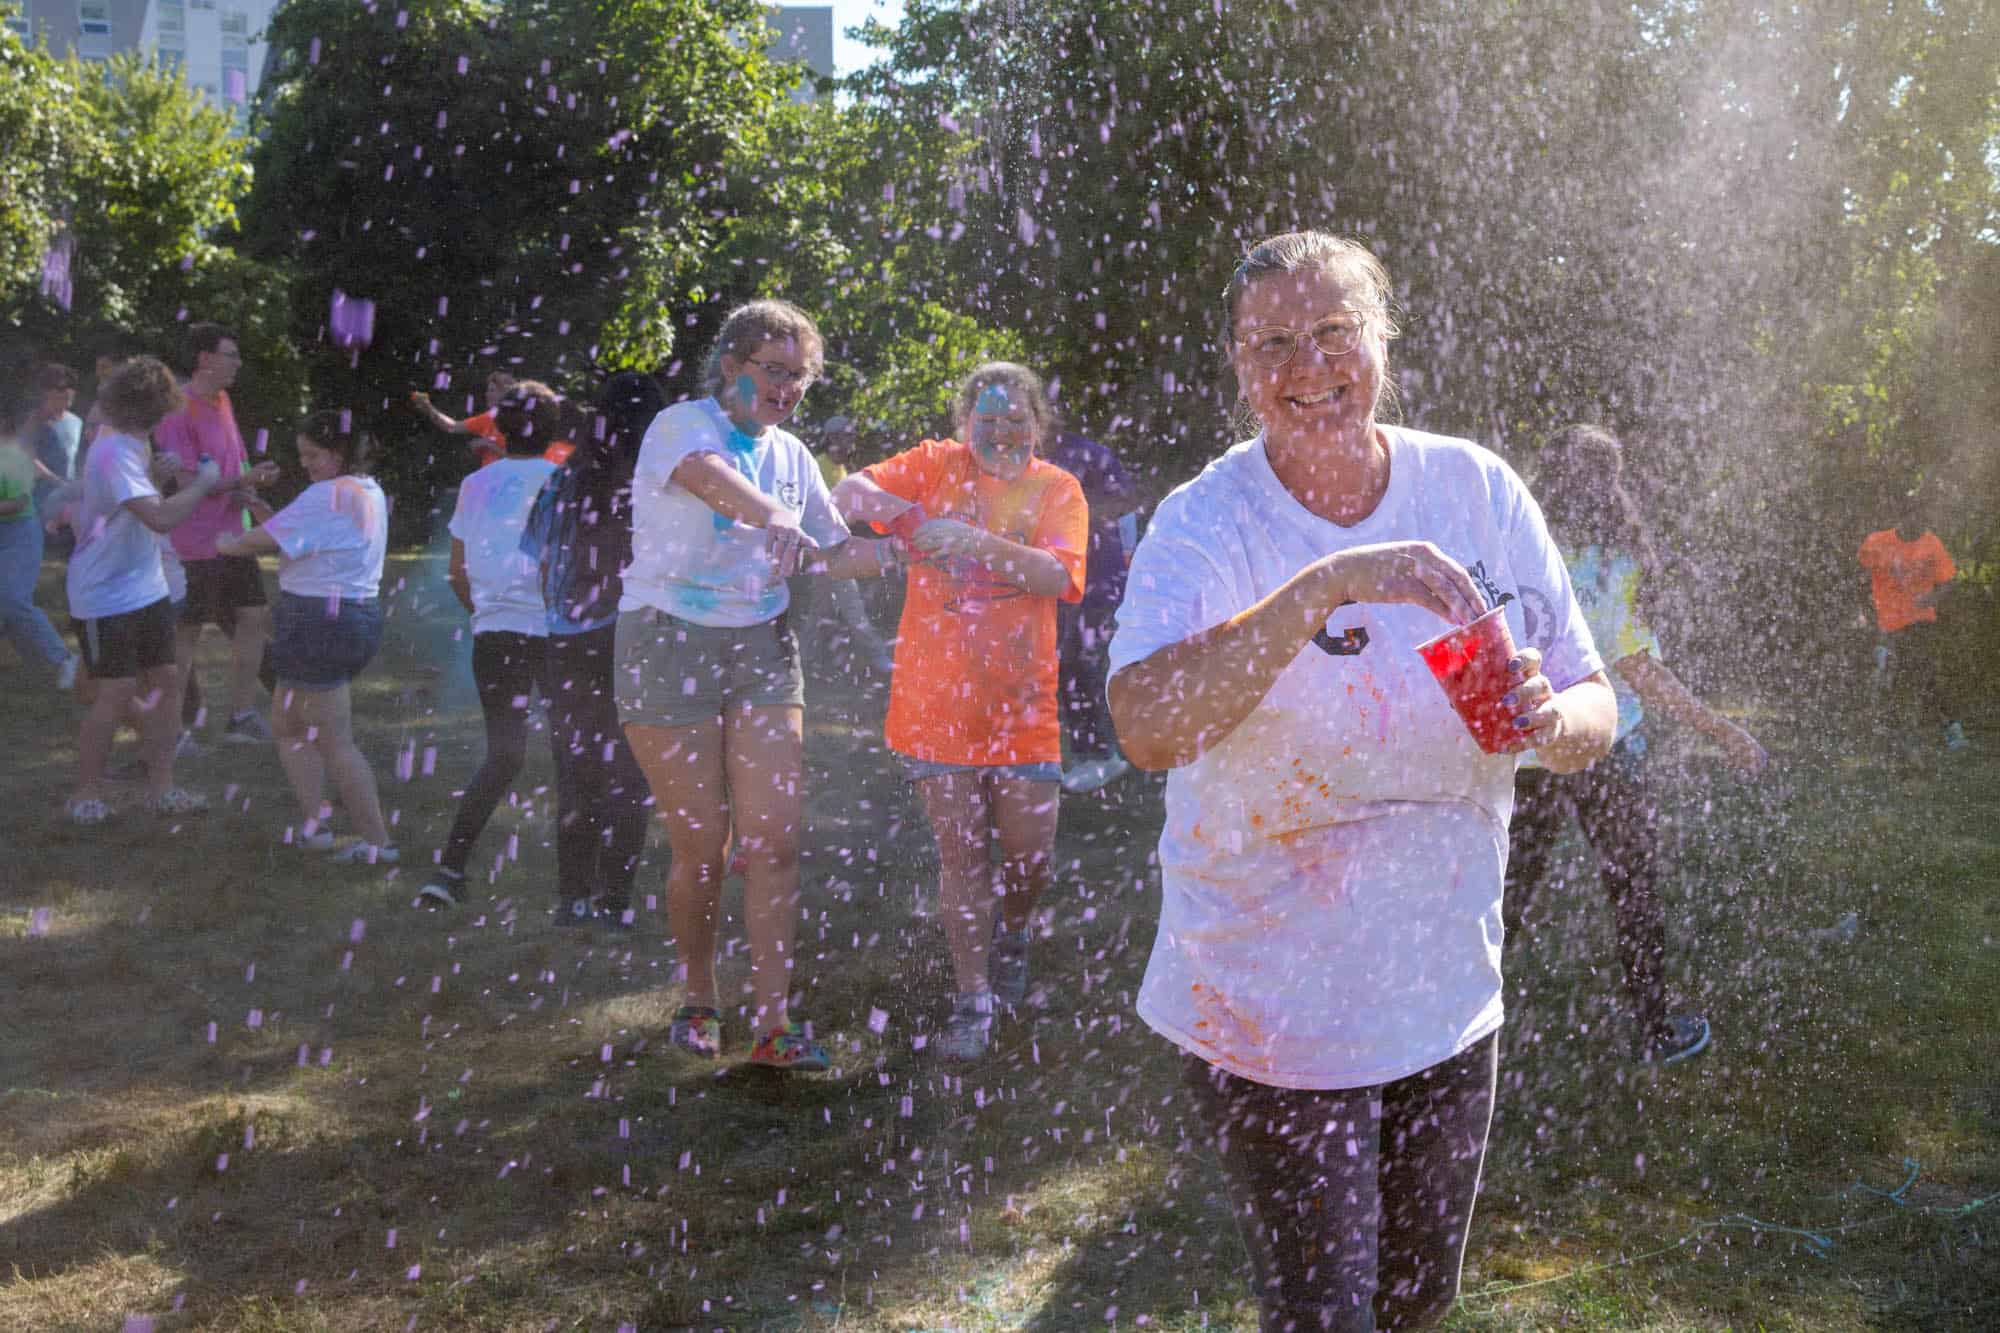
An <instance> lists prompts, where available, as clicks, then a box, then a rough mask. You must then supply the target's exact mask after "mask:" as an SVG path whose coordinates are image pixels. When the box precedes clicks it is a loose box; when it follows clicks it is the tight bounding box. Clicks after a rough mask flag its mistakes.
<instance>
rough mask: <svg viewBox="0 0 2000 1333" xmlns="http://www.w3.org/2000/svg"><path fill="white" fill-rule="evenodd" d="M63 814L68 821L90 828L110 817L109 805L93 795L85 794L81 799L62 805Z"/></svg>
mask: <svg viewBox="0 0 2000 1333" xmlns="http://www.w3.org/2000/svg"><path fill="white" fill-rule="evenodd" d="M63 814H64V816H66V817H67V818H68V819H69V822H70V823H72V824H75V825H77V826H78V827H80V828H90V827H91V826H93V825H96V824H102V823H103V822H104V821H105V820H107V819H109V818H111V807H110V806H108V805H106V804H105V803H104V802H103V801H100V800H98V799H97V798H96V797H95V796H86V797H84V798H83V799H82V800H78V801H71V802H69V803H68V804H67V805H65V806H63Z"/></svg>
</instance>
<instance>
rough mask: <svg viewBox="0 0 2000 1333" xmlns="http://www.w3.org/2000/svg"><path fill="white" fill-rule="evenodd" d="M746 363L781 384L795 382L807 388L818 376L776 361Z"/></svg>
mask: <svg viewBox="0 0 2000 1333" xmlns="http://www.w3.org/2000/svg"><path fill="white" fill-rule="evenodd" d="M748 364H750V365H753V366H755V367H757V369H759V370H761V371H763V372H764V373H765V374H766V375H768V376H770V377H771V378H772V379H774V380H776V381H777V382H778V383H779V384H781V385H792V384H796V385H798V386H799V387H801V388H809V387H810V386H811V385H812V382H813V381H814V380H816V379H818V378H819V376H818V375H816V374H814V373H813V372H812V371H810V370H793V369H792V368H791V367H790V366H787V365H783V364H781V363H779V362H776V361H754V360H753V361H749V362H748Z"/></svg>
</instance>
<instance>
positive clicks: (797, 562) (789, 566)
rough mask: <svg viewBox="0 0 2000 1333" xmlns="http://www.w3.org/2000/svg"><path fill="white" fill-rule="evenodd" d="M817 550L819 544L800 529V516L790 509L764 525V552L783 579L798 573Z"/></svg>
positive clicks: (775, 515)
mask: <svg viewBox="0 0 2000 1333" xmlns="http://www.w3.org/2000/svg"><path fill="white" fill-rule="evenodd" d="M817 550H819V543H818V542H816V541H814V540H813V539H812V538H811V537H808V536H806V534H805V532H804V530H803V529H801V528H800V527H799V516H798V515H797V514H794V513H792V512H791V511H790V510H788V509H781V510H779V511H778V512H777V513H775V514H773V515H772V516H771V519H770V521H769V522H768V523H766V524H765V525H764V552H765V554H766V555H769V556H770V557H771V563H772V564H773V565H775V566H777V571H778V577H779V578H781V579H788V578H790V577H791V576H792V575H794V574H796V573H798V572H799V567H800V566H801V565H803V564H805V562H806V560H807V558H808V557H810V556H811V555H812V554H813V553H814V552H815V551H817Z"/></svg>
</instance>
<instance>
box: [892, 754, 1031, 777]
mask: <svg viewBox="0 0 2000 1333" xmlns="http://www.w3.org/2000/svg"><path fill="white" fill-rule="evenodd" d="M897 758H899V759H901V760H902V761H903V772H904V773H905V774H906V775H907V776H908V777H909V779H910V781H912V782H922V781H923V780H924V779H925V778H941V777H945V776H947V775H948V774H952V773H991V774H992V775H993V776H994V777H996V778H1000V779H1003V780H1005V781H1008V782H1061V781H1062V775H1063V774H1062V765H1061V764H1057V763H1052V762H1048V761H1046V760H1045V761H1043V762H1041V763H1037V764H940V763H938V762H937V761H936V760H934V759H913V758H911V757H910V756H909V755H906V754H905V755H898V756H897Z"/></svg>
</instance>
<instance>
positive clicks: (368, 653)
mask: <svg viewBox="0 0 2000 1333" xmlns="http://www.w3.org/2000/svg"><path fill="white" fill-rule="evenodd" d="M381 646H382V606H381V603H379V602H377V601H376V600H375V599H374V598H373V597H369V598H366V599H355V598H351V597H341V598H333V597H301V596H300V595H299V594H297V593H291V592H284V593H279V594H278V601H277V605H276V606H274V607H273V608H272V611H271V667H272V670H273V671H275V672H276V673H277V678H278V684H279V685H281V686H289V687H290V688H292V689H295V690H306V691H308V692H316V691H320V690H337V689H339V688H340V687H341V686H343V685H345V684H347V682H349V681H351V680H353V679H354V678H355V677H356V676H358V675H360V674H361V668H363V667H365V666H367V665H368V664H369V663H370V662H371V661H373V660H374V659H375V653H376V650H378V649H379V648H381Z"/></svg>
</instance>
